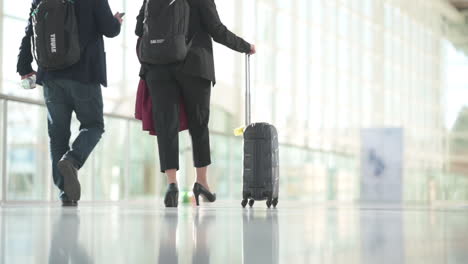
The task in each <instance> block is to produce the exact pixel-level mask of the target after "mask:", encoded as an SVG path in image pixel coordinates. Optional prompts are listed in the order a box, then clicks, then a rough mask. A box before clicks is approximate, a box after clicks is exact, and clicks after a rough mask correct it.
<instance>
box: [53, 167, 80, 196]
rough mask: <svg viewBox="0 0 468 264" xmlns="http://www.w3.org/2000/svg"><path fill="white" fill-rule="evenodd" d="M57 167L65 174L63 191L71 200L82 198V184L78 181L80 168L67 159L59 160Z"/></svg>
mask: <svg viewBox="0 0 468 264" xmlns="http://www.w3.org/2000/svg"><path fill="white" fill-rule="evenodd" d="M57 167H58V169H59V171H60V173H61V174H62V176H63V191H64V192H65V194H66V195H67V197H68V199H69V200H71V201H79V200H80V198H81V185H80V182H79V181H78V169H76V168H75V166H74V165H73V163H72V162H71V161H69V160H67V159H62V160H60V161H59V162H58V164H57Z"/></svg>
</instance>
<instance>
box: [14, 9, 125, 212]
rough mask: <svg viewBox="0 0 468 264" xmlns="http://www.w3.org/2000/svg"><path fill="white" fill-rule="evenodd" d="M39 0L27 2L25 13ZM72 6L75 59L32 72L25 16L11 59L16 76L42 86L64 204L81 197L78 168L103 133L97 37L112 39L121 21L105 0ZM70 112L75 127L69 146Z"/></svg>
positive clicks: (102, 63)
mask: <svg viewBox="0 0 468 264" xmlns="http://www.w3.org/2000/svg"><path fill="white" fill-rule="evenodd" d="M40 2H41V0H33V1H32V7H31V11H30V15H31V14H32V12H33V11H34V10H35V9H36V7H37V6H38V5H39V4H40ZM75 9H76V16H77V20H78V30H79V38H80V48H81V56H80V61H79V62H77V63H76V64H74V65H72V66H70V67H68V68H66V69H63V70H58V71H45V70H43V69H41V68H40V67H39V69H38V71H37V73H36V72H35V71H34V70H33V69H32V66H31V63H32V61H33V56H32V52H31V38H32V36H33V28H32V21H31V18H30V19H29V22H28V26H27V27H26V32H25V33H26V34H25V36H24V38H23V40H22V42H21V47H20V52H19V55H18V64H17V71H18V73H19V74H20V75H21V78H22V79H25V78H28V77H30V76H32V75H34V74H37V83H38V84H40V85H43V87H44V99H45V103H46V106H47V111H48V115H47V117H48V118H47V120H48V131H49V137H50V151H51V159H52V174H53V178H54V183H55V185H56V186H57V187H58V188H59V190H60V199H61V200H62V203H63V205H64V206H76V205H77V201H78V200H79V199H80V197H81V187H80V183H79V181H78V170H79V169H80V168H81V167H82V166H83V165H84V163H85V161H86V159H87V158H88V156H89V155H90V154H91V152H92V150H93V149H94V147H95V146H96V145H97V143H98V142H99V140H100V138H101V136H102V134H103V133H104V118H103V101H102V93H101V87H100V86H101V85H103V86H107V76H106V57H105V52H104V40H103V36H106V37H109V38H112V37H115V36H117V35H119V33H120V28H121V24H122V18H121V15H120V14H119V13H117V14H116V15H112V11H111V9H110V7H109V3H108V1H107V0H79V1H76V2H75ZM73 112H75V114H76V117H77V119H78V120H79V121H80V124H81V126H80V133H79V135H78V137H77V138H76V139H75V141H74V142H73V144H72V146H71V148H70V145H69V142H70V136H71V134H70V122H71V116H72V113H73Z"/></svg>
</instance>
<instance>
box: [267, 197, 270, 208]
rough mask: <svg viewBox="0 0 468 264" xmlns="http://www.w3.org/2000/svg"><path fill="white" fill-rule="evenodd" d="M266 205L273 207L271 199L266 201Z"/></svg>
mask: <svg viewBox="0 0 468 264" xmlns="http://www.w3.org/2000/svg"><path fill="white" fill-rule="evenodd" d="M266 205H267V206H268V208H270V207H271V199H268V200H267V201H266Z"/></svg>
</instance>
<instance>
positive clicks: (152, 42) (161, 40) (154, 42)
mask: <svg viewBox="0 0 468 264" xmlns="http://www.w3.org/2000/svg"><path fill="white" fill-rule="evenodd" d="M164 41H166V40H165V39H153V40H151V41H150V43H151V44H162V43H164Z"/></svg>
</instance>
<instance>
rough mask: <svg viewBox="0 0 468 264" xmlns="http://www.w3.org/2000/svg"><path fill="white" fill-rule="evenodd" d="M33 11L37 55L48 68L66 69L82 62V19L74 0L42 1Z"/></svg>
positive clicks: (34, 40)
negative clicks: (78, 17) (80, 34)
mask: <svg viewBox="0 0 468 264" xmlns="http://www.w3.org/2000/svg"><path fill="white" fill-rule="evenodd" d="M35 2H38V5H37V7H36V9H35V10H34V11H33V12H32V14H31V22H32V25H33V31H34V34H33V41H32V44H33V51H34V52H33V54H34V58H35V59H36V61H37V64H38V66H39V67H41V68H42V69H44V70H47V71H58V70H63V69H66V68H68V67H70V66H72V65H74V64H75V63H77V62H79V61H80V57H81V46H80V36H79V30H78V19H77V17H76V12H75V4H74V2H73V1H72V0H41V1H39V0H38V1H35Z"/></svg>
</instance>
